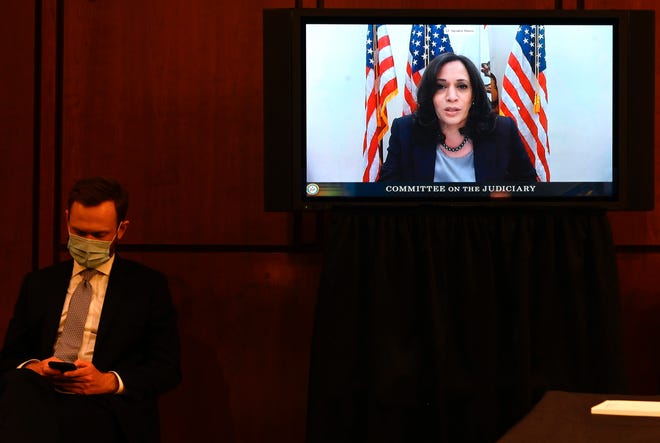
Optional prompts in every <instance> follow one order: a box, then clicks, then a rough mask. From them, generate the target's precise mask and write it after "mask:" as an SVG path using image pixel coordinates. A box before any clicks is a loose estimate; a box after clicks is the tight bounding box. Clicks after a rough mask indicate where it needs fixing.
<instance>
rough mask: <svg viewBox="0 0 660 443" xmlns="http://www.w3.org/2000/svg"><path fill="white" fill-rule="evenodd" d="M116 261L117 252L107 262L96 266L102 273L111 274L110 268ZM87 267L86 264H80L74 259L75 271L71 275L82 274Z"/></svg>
mask: <svg viewBox="0 0 660 443" xmlns="http://www.w3.org/2000/svg"><path fill="white" fill-rule="evenodd" d="M114 262H115V254H112V257H110V260H108V261H107V262H105V263H103V264H102V265H100V266H99V267H98V268H96V270H97V271H98V272H99V273H100V274H103V275H110V270H111V269H112V264H113V263H114ZM85 269H87V268H85V267H84V266H82V265H80V264H79V263H78V262H77V261H75V260H74V261H73V273H72V274H71V275H72V276H73V275H78V274H80V273H81V272H82V271H84V270H85Z"/></svg>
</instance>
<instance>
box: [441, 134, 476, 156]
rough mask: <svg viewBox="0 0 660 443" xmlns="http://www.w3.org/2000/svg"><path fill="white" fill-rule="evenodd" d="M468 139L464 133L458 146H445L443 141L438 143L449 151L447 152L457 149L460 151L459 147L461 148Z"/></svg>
mask: <svg viewBox="0 0 660 443" xmlns="http://www.w3.org/2000/svg"><path fill="white" fill-rule="evenodd" d="M468 140H470V139H469V138H468V136H467V135H466V136H465V137H464V138H463V141H462V142H461V144H460V145H458V146H456V147H455V148H452V147H450V146H447V145H446V144H445V143H440V144H441V145H442V147H443V148H445V149H446V150H447V151H449V152H458V151H460V150H461V149H463V146H465V144H466V143H467V141H468Z"/></svg>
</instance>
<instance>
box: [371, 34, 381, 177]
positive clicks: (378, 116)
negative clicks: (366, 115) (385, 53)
mask: <svg viewBox="0 0 660 443" xmlns="http://www.w3.org/2000/svg"><path fill="white" fill-rule="evenodd" d="M371 26H372V28H371V35H373V36H374V41H373V48H374V90H375V94H376V128H379V127H380V125H381V122H382V120H381V118H382V117H381V114H380V111H381V109H380V108H381V103H380V64H379V63H378V62H379V60H378V58H379V54H378V52H379V50H380V48H379V47H378V25H377V24H373V25H371ZM378 159H379V160H380V163H381V164H382V163H383V140H382V139H380V140H379V141H378Z"/></svg>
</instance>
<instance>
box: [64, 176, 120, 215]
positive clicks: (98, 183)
mask: <svg viewBox="0 0 660 443" xmlns="http://www.w3.org/2000/svg"><path fill="white" fill-rule="evenodd" d="M106 201H112V202H114V204H115V211H117V223H121V222H122V221H123V220H125V219H126V213H127V212H128V192H127V191H126V189H124V187H123V186H122V185H121V184H120V183H119V182H118V181H117V180H115V179H113V178H107V177H89V178H83V179H81V180H78V181H77V182H76V183H75V184H74V185H73V187H72V188H71V191H70V192H69V200H68V202H67V208H68V209H69V212H70V211H71V206H72V205H73V203H74V202H78V203H80V204H82V205H83V206H98V205H100V204H101V203H103V202H106Z"/></svg>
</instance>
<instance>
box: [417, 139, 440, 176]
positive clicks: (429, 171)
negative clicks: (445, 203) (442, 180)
mask: <svg viewBox="0 0 660 443" xmlns="http://www.w3.org/2000/svg"><path fill="white" fill-rule="evenodd" d="M416 152H417V155H416V158H415V162H416V163H415V173H414V177H417V178H418V180H415V181H420V182H424V183H430V182H433V179H434V177H435V144H434V143H432V142H429V143H420V144H419V145H418V149H417V150H416Z"/></svg>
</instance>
